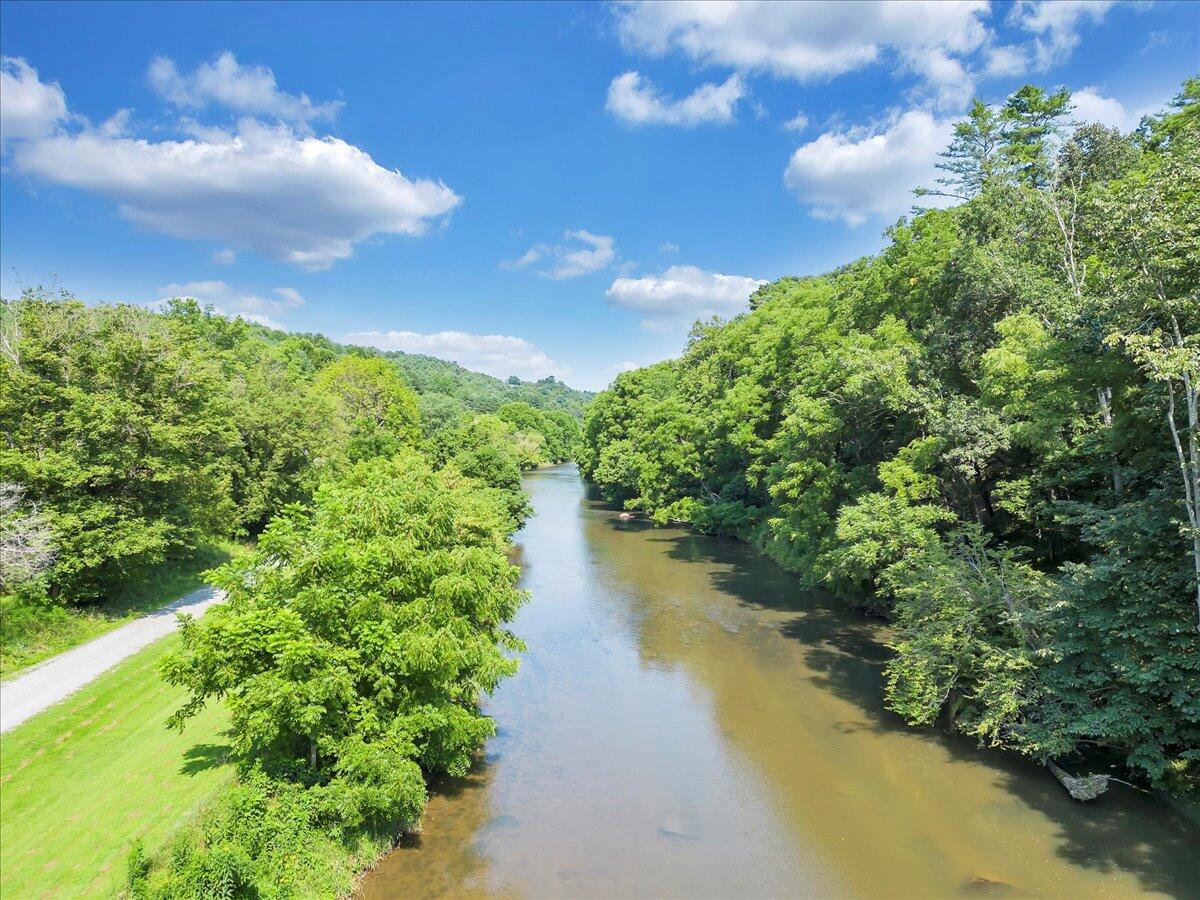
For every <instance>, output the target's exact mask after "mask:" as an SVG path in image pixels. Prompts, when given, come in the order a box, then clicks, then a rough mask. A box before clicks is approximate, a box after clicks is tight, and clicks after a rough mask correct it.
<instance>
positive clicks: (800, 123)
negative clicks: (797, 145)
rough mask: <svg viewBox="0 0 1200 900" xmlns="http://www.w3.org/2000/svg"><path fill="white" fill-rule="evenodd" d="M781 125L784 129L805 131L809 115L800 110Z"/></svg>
mask: <svg viewBox="0 0 1200 900" xmlns="http://www.w3.org/2000/svg"><path fill="white" fill-rule="evenodd" d="M779 127H780V128H782V129H783V130H784V131H803V130H804V129H805V128H807V127H808V116H806V115H805V114H804V113H802V112H798V113H796V114H795V115H794V116H792V117H791V118H790V119H788V120H787V121H786V122H784V123H783V124H782V125H780V126H779Z"/></svg>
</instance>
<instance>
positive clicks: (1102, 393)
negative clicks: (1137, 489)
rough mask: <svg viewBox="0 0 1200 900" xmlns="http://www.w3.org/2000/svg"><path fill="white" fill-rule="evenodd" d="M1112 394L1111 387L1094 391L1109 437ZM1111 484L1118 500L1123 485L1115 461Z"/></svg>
mask: <svg viewBox="0 0 1200 900" xmlns="http://www.w3.org/2000/svg"><path fill="white" fill-rule="evenodd" d="M1112 394H1113V390H1112V388H1111V387H1102V388H1100V389H1099V390H1098V391H1096V396H1097V397H1098V398H1099V400H1100V415H1101V416H1102V417H1103V418H1104V428H1105V429H1106V430H1107V431H1108V432H1109V436H1110V437H1111V435H1112V424H1113V416H1112ZM1112 483H1113V493H1114V494H1116V495H1117V499H1118V500H1120V499H1121V493H1122V491H1123V490H1124V488H1125V485H1124V482H1123V481H1122V479H1121V467H1120V466H1119V465H1118V464H1117V462H1116V461H1115V460H1114V461H1113V470H1112Z"/></svg>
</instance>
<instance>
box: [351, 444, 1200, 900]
mask: <svg viewBox="0 0 1200 900" xmlns="http://www.w3.org/2000/svg"><path fill="white" fill-rule="evenodd" d="M526 486H527V488H528V490H529V491H530V493H531V495H532V498H533V506H534V509H535V515H534V517H533V518H532V519H531V520H530V521H529V523H528V524H527V525H526V527H525V529H524V530H523V531H522V532H520V534H519V535H518V538H519V547H520V563H521V565H522V566H523V567H524V576H523V586H524V587H525V588H527V589H528V590H529V591H531V592H532V599H531V600H530V602H529V603H528V605H526V606H525V607H524V608H523V609H522V610H521V612H520V614H519V615H518V617H517V619H516V621H515V623H514V625H513V628H514V630H515V631H516V632H517V633H518V634H519V635H520V636H521V637H522V638H524V640H525V641H526V643H527V644H528V652H527V653H525V654H524V655H523V661H522V664H521V671H520V672H519V674H518V675H516V676H515V677H514V678H512V679H510V680H509V681H508V682H506V683H505V684H504V685H503V686H502V687H501V688H500V690H499V691H498V692H497V693H496V695H495V696H494V697H492V698H491V699H490V700H489V701H488V703H487V710H488V712H489V714H491V715H492V716H494V717H495V719H496V722H497V724H498V726H499V734H498V736H497V737H496V738H494V739H493V740H492V741H491V742H490V743H489V744H488V748H487V756H486V760H485V761H483V762H481V764H480V765H479V766H478V767H477V768H476V770H475V771H474V772H473V773H472V774H471V775H470V776H469V777H467V778H466V779H462V780H459V781H454V782H448V783H445V784H442V785H440V786H439V787H438V789H437V790H436V791H435V792H434V795H433V796H432V798H431V800H430V803H429V807H428V810H427V813H426V816H425V820H424V824H423V830H422V833H421V835H420V836H419V838H416V839H414V840H412V841H411V842H409V843H407V844H406V845H404V846H402V847H400V848H399V849H397V850H396V851H395V852H393V853H392V854H391V855H390V856H388V857H387V858H386V859H384V860H383V862H382V863H381V864H380V866H379V867H378V869H377V870H376V871H374V872H373V873H371V874H370V875H369V876H368V877H367V878H366V879H365V880H364V882H363V884H362V887H361V892H360V893H361V896H362V897H364V898H369V900H376V898H418V897H455V898H458V897H481V898H482V897H842V896H845V897H957V896H963V895H965V896H1011V897H1019V896H1044V897H1072V898H1073V897H1122V898H1123V897H1136V896H1144V895H1166V896H1176V897H1200V829H1197V828H1196V827H1195V826H1194V825H1193V824H1192V823H1191V822H1189V821H1188V820H1186V819H1184V818H1183V817H1181V816H1179V815H1178V814H1176V813H1174V812H1173V811H1172V810H1170V809H1169V808H1168V807H1166V806H1165V805H1163V804H1162V803H1160V802H1158V801H1156V800H1154V799H1153V798H1151V797H1148V796H1144V795H1139V794H1135V793H1133V792H1131V791H1129V790H1127V789H1124V788H1121V787H1120V786H1116V787H1114V788H1113V789H1112V790H1110V792H1109V794H1107V795H1106V796H1104V797H1103V798H1101V799H1100V800H1098V801H1096V802H1094V803H1092V804H1089V805H1086V806H1085V805H1082V804H1078V803H1076V802H1075V801H1073V800H1071V799H1070V798H1068V797H1067V796H1066V794H1065V792H1064V791H1063V790H1062V788H1061V787H1059V785H1058V784H1057V783H1056V782H1055V781H1053V780H1052V779H1051V778H1050V777H1049V776H1048V775H1047V774H1046V773H1045V772H1044V771H1043V770H1042V769H1040V768H1038V767H1037V766H1035V765H1033V764H1031V763H1028V762H1026V761H1024V760H1021V759H1018V758H1016V757H1013V756H1011V755H1008V754H1003V753H996V752H987V751H983V750H979V749H978V748H976V747H975V746H974V744H973V742H970V741H965V740H961V739H957V738H954V737H951V736H946V735H942V734H939V733H937V732H935V731H929V730H921V731H918V730H914V729H911V728H908V727H906V726H904V724H903V723H902V722H901V721H900V720H899V719H898V718H897V717H896V716H895V715H893V714H892V713H889V712H888V711H887V710H886V709H884V706H883V702H882V692H881V666H882V664H883V661H884V660H885V659H886V650H885V648H884V647H883V646H882V644H881V638H882V634H881V630H880V627H879V625H878V624H877V623H872V622H869V621H866V620H864V619H862V618H861V617H859V616H857V615H856V614H854V613H852V612H850V611H848V610H847V609H845V607H844V606H842V605H841V604H839V603H838V602H837V601H836V600H834V599H832V598H830V597H828V596H826V595H824V594H822V593H820V592H812V591H806V590H804V589H802V588H801V587H800V586H799V584H798V583H797V582H796V580H795V579H794V578H793V577H791V576H789V575H788V574H787V573H785V572H783V571H782V570H781V569H779V568H778V567H777V566H776V565H774V564H773V563H771V562H770V561H769V560H766V559H764V558H763V557H761V556H759V555H757V554H756V553H755V552H754V551H753V550H751V549H750V548H748V547H746V546H744V545H741V544H739V543H736V542H733V541H726V540H720V539H714V538H707V537H703V536H699V535H694V534H691V533H689V532H686V531H682V530H677V529H658V528H651V527H648V526H647V525H646V524H644V523H641V522H628V521H621V520H620V519H619V518H618V517H617V514H616V513H614V512H612V511H609V510H606V509H604V508H603V507H602V506H601V505H600V504H598V503H596V502H594V501H592V500H589V499H588V497H587V495H586V492H585V489H584V486H583V484H582V483H581V482H580V480H579V476H578V474H577V473H576V471H575V469H574V468H573V467H560V468H556V469H550V470H543V471H540V472H536V473H533V474H531V475H530V476H529V477H528V480H527V483H526Z"/></svg>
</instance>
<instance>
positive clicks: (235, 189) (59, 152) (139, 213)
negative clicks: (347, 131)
mask: <svg viewBox="0 0 1200 900" xmlns="http://www.w3.org/2000/svg"><path fill="white" fill-rule="evenodd" d="M13 164H14V168H15V169H16V170H17V171H18V172H21V173H22V174H26V175H32V176H36V177H38V178H41V179H43V180H45V181H48V182H52V183H54V184H61V185H66V186H69V187H74V188H79V189H82V190H86V191H91V192H93V193H96V194H100V195H102V196H105V197H108V198H109V199H111V200H113V201H114V202H115V203H116V204H117V205H118V209H119V210H120V212H121V214H122V215H123V216H125V218H127V219H130V220H131V221H133V222H136V223H137V224H139V225H142V226H144V227H146V228H150V229H152V230H154V231H160V232H163V233H164V234H169V235H171V236H172V237H177V238H183V239H189V240H210V241H218V242H220V243H222V244H226V245H228V246H229V247H232V248H237V249H249V250H253V251H255V252H257V253H260V254H262V255H263V256H266V257H269V258H271V259H276V260H280V261H283V262H288V263H292V264H293V265H296V266H299V267H300V268H304V269H326V268H328V267H329V266H331V265H333V264H334V263H335V262H337V261H338V260H340V259H346V258H348V257H349V256H351V255H352V254H353V252H354V244H355V243H357V242H359V241H362V240H365V239H366V238H368V237H371V236H372V235H375V234H381V233H382V234H405V235H418V234H422V233H423V232H425V231H426V230H427V229H428V227H429V224H430V222H431V221H432V220H435V219H437V218H438V217H441V216H443V215H445V214H446V213H448V212H450V210H452V209H454V208H455V207H456V206H458V204H459V203H460V202H461V198H460V197H459V196H458V195H457V194H456V193H454V191H452V190H451V189H450V188H448V187H447V186H446V185H445V184H442V183H440V182H436V181H431V180H428V179H410V178H408V177H406V176H405V175H403V174H401V173H400V172H399V171H396V170H392V169H385V168H384V167H382V166H380V165H379V164H378V163H376V162H375V160H374V159H372V158H371V156H370V154H368V153H367V152H366V151H365V150H362V149H360V148H358V147H355V146H354V145H352V144H348V143H346V142H345V141H342V140H339V139H338V138H334V137H326V138H316V137H311V136H305V135H299V134H297V133H295V132H294V131H292V130H291V129H290V128H289V127H287V126H283V125H280V126H267V125H263V124H261V123H258V122H254V121H252V120H246V119H244V120H242V121H241V122H240V123H239V125H238V128H237V130H236V131H231V132H221V131H217V130H214V129H210V130H209V133H208V134H207V135H206V137H205V139H195V140H186V141H171V140H166V141H149V140H144V139H135V138H130V137H113V136H111V135H109V134H105V133H103V132H99V131H95V130H85V131H83V132H80V133H77V134H59V135H54V136H51V137H48V138H45V139H43V140H38V141H28V142H23V143H21V144H19V145H18V146H17V147H16V148H15V150H14V153H13Z"/></svg>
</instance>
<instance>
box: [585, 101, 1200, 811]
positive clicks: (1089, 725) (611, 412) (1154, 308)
mask: <svg viewBox="0 0 1200 900" xmlns="http://www.w3.org/2000/svg"><path fill="white" fill-rule="evenodd" d="M939 169H940V170H941V172H942V177H941V178H939V179H938V182H937V183H936V184H930V185H924V186H920V189H918V190H917V191H916V194H917V195H918V196H917V200H918V203H921V202H925V203H928V202H929V201H938V200H941V201H942V202H940V203H939V202H935V203H934V205H935V207H943V206H944V207H946V208H930V209H922V210H916V211H914V213H913V214H912V215H911V217H907V218H904V219H902V220H901V221H899V222H898V223H897V224H896V225H895V226H894V227H892V228H891V229H890V230H889V231H888V233H887V245H886V247H885V249H883V251H882V252H880V253H879V254H877V255H875V256H871V257H868V258H864V259H860V260H857V261H855V262H853V263H850V264H849V265H846V266H843V267H841V268H839V269H836V270H834V271H832V272H829V273H828V274H825V275H821V276H816V277H804V278H783V279H780V280H778V281H776V282H774V283H772V284H769V285H767V286H765V287H763V288H761V289H760V290H759V291H758V292H757V293H755V294H754V295H753V296H752V297H751V302H750V306H751V309H750V311H749V312H747V313H745V314H742V315H740V316H737V317H735V318H733V319H732V320H729V321H721V320H719V319H713V320H711V321H701V322H697V323H696V324H695V326H694V327H693V329H692V331H691V333H690V336H689V338H688V341H687V346H686V349H685V350H684V351H683V353H682V355H681V356H679V358H677V359H674V360H670V361H667V362H663V363H659V364H656V365H652V366H648V367H645V368H642V369H638V370H636V371H632V372H628V373H626V374H622V375H620V376H619V377H618V378H617V379H616V381H615V383H614V384H613V385H612V386H611V387H610V388H609V389H608V390H606V391H604V392H603V393H601V394H600V395H598V396H597V397H596V399H595V400H594V401H593V402H592V404H591V405H590V406H589V408H588V410H587V413H586V417H585V423H584V439H583V444H582V447H581V450H580V454H579V464H580V468H581V470H582V471H583V473H584V474H585V476H586V477H587V478H589V479H590V480H591V481H592V482H594V484H595V485H596V486H597V487H598V489H599V490H600V491H601V492H602V494H603V496H604V498H605V499H606V500H607V501H609V502H610V503H614V504H619V505H621V506H623V507H624V508H626V509H630V510H641V511H643V512H644V513H645V514H646V515H648V516H649V517H651V518H652V519H653V520H654V521H656V522H658V523H662V524H665V523H672V522H677V523H686V524H688V525H690V526H692V527H694V528H697V529H700V530H702V531H705V532H710V533H713V534H722V535H730V536H735V537H738V538H741V539H743V540H745V541H748V542H751V543H753V544H754V545H755V546H756V547H759V548H761V549H762V550H763V551H764V552H765V553H767V554H769V555H770V556H772V557H774V558H775V559H776V560H778V561H779V562H780V563H782V564H783V565H784V566H785V567H786V568H788V569H790V570H792V571H794V572H796V573H798V574H799V575H800V576H801V577H802V578H803V579H804V580H805V581H806V582H807V583H809V584H811V585H814V586H815V585H824V586H826V587H828V588H829V589H830V590H832V591H833V592H835V593H836V594H837V595H838V596H840V597H842V598H844V599H845V600H846V601H847V602H849V603H852V604H855V605H856V606H858V607H860V608H861V609H863V610H864V611H866V612H868V613H870V614H873V615H877V616H880V617H883V618H885V619H887V620H888V621H889V623H890V626H889V628H890V630H889V634H890V635H891V637H890V646H891V649H892V651H893V655H892V656H891V658H890V660H889V661H888V662H887V664H886V668H885V671H884V678H885V679H886V696H887V702H888V705H889V706H890V707H891V709H893V710H894V711H896V712H897V713H899V714H900V715H901V716H903V718H904V719H905V720H907V721H908V722H909V723H911V724H913V725H933V724H934V723H952V724H953V726H954V727H955V728H956V729H957V730H958V731H960V732H962V733H964V734H967V735H970V736H973V737H975V738H977V739H978V740H979V741H980V742H982V743H984V744H986V745H991V746H998V747H1006V748H1011V749H1014V750H1016V751H1019V752H1021V753H1024V754H1027V755H1029V756H1031V757H1033V758H1034V759H1037V760H1039V761H1043V762H1053V761H1056V760H1058V761H1061V760H1066V759H1071V760H1074V761H1077V762H1081V763H1082V765H1083V767H1084V768H1092V769H1095V768H1100V767H1103V766H1105V765H1116V766H1118V767H1119V768H1120V769H1121V770H1122V771H1124V772H1127V773H1131V774H1129V775H1127V776H1126V777H1132V778H1133V779H1134V780H1136V781H1137V782H1139V783H1141V784H1146V785H1152V786H1155V787H1158V788H1164V789H1167V790H1170V791H1175V792H1179V793H1192V794H1194V793H1195V792H1196V791H1197V790H1198V789H1200V423H1198V416H1200V79H1191V80H1189V81H1187V82H1186V83H1185V85H1184V87H1183V89H1182V92H1181V93H1180V95H1179V96H1178V98H1177V99H1176V101H1175V102H1174V103H1173V104H1172V105H1171V106H1170V107H1169V108H1168V109H1167V110H1165V111H1164V112H1163V113H1162V114H1160V115H1156V116H1151V117H1147V118H1146V119H1144V120H1143V123H1142V126H1141V127H1140V128H1139V129H1137V130H1136V131H1135V132H1133V133H1129V134H1124V133H1121V132H1120V131H1118V130H1113V129H1108V128H1104V127H1102V126H1099V125H1092V124H1088V125H1078V124H1077V123H1074V122H1073V121H1072V110H1071V105H1070V98H1069V94H1068V93H1067V92H1066V91H1063V90H1059V91H1046V90H1043V89H1040V88H1037V87H1034V86H1026V87H1023V88H1021V89H1020V90H1017V91H1016V92H1014V93H1013V94H1012V95H1011V96H1010V97H1009V98H1008V100H1007V102H1006V103H1004V104H1003V105H1002V106H999V107H991V106H988V105H986V104H984V103H982V102H980V101H976V102H975V103H974V105H973V107H972V108H971V111H970V113H969V115H968V116H966V117H965V118H964V119H963V120H962V121H961V122H960V123H959V124H958V125H957V126H956V128H955V134H954V138H953V142H952V143H951V145H950V146H949V147H947V148H946V150H945V152H944V153H943V154H942V157H941V163H940V165H939ZM951 204H952V205H951Z"/></svg>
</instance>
